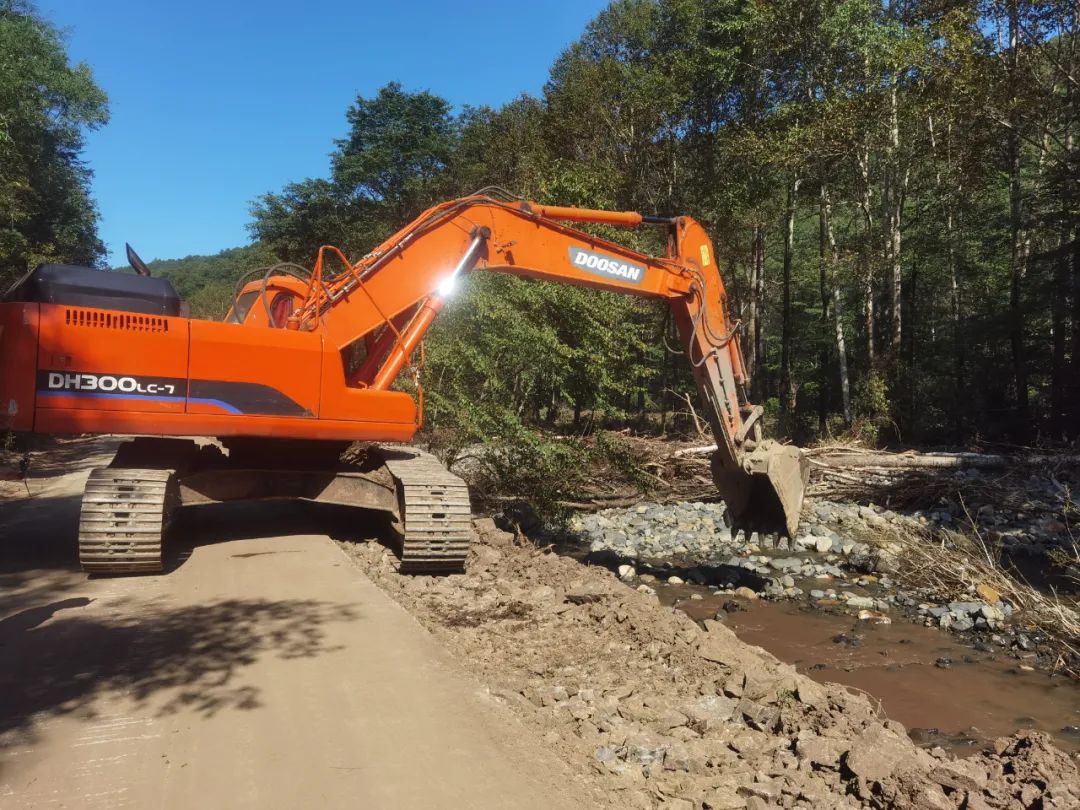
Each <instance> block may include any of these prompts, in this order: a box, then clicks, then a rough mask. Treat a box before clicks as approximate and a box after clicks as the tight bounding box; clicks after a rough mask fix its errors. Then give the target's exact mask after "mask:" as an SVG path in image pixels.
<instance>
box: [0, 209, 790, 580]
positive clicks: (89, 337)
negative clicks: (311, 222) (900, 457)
mask: <svg viewBox="0 0 1080 810" xmlns="http://www.w3.org/2000/svg"><path fill="white" fill-rule="evenodd" d="M569 223H600V224H605V225H611V226H621V227H627V228H634V227H639V226H652V227H657V228H662V229H663V232H664V234H665V235H666V241H667V248H666V251H665V254H664V255H663V256H648V255H645V254H643V253H640V252H638V251H635V250H631V249H629V248H627V247H624V246H622V245H619V244H617V243H615V242H613V241H610V240H608V239H604V238H600V237H598V236H594V235H592V234H589V233H586V232H585V231H582V230H580V229H577V228H575V227H573V225H571V224H569ZM132 258H133V261H132V264H133V266H134V267H135V268H136V270H137V271H138V272H139V274H138V275H131V274H121V273H107V272H101V271H98V270H93V269H90V268H81V267H72V266H66V265H43V266H41V267H39V268H37V269H36V270H34V271H33V272H31V273H30V274H28V275H27V276H26V277H25V278H24V279H22V280H21V281H20V282H18V283H17V284H16V285H15V286H14V287H13V288H12V289H11V290H10V291H9V292H8V293H7V294H6V295H5V296H4V298H3V300H2V301H0V370H2V379H0V413H3V421H2V422H0V426H3V427H6V428H8V429H11V430H19V431H34V432H37V433H57V434H64V433H67V434H73V433H79V434H85V433H102V434H125V435H130V436H133V437H134V438H132V439H131V440H130V441H128V442H126V443H125V444H123V445H121V446H120V448H119V450H118V452H117V454H116V457H115V458H114V459H113V461H112V462H111V464H110V465H109V466H108V467H103V468H99V469H95V470H94V471H93V472H92V473H91V474H90V477H89V479H88V481H87V484H86V490H85V493H84V495H83V499H82V507H81V515H80V525H79V555H80V560H81V563H82V566H83V568H84V569H85V570H86V571H88V572H96V573H139V572H154V571H160V570H162V566H163V562H162V535H163V533H164V531H165V529H166V527H167V525H168V522H169V519H170V517H171V516H172V515H173V513H174V511H175V510H176V509H177V508H178V507H180V506H186V505H192V504H206V503H215V502H220V501H233V500H243V499H260V498H301V499H308V500H313V501H320V502H327V503H336V504H345V505H351V506H359V507H365V508H368V509H375V510H381V511H383V512H385V513H388V514H389V515H390V516H391V519H392V522H393V525H394V526H395V528H396V530H397V532H398V534H399V535H400V538H401V548H400V550H401V570H402V571H403V572H423V573H438V572H451V571H460V570H461V569H462V567H463V566H464V563H465V559H466V555H467V551H468V542H469V537H470V534H471V531H470V519H471V513H470V504H469V497H468V490H467V488H466V486H465V483H464V482H463V481H462V480H461V479H460V478H458V477H457V476H455V475H453V474H451V473H450V472H449V471H447V470H446V469H445V468H444V467H443V466H442V465H441V464H439V462H438V461H437V460H436V459H435V458H434V457H433V456H431V455H429V454H427V453H425V452H422V451H420V450H417V449H414V448H410V447H409V446H407V443H408V442H409V441H411V440H412V438H413V436H414V434H415V433H416V431H417V429H418V428H419V426H420V420H421V412H422V407H423V394H422V388H421V387H420V385H419V382H420V381H419V376H418V375H419V372H418V369H417V367H416V366H415V365H414V364H413V361H414V358H415V357H416V356H417V355H418V354H419V353H420V349H421V346H420V344H421V340H422V339H423V337H424V335H425V333H426V332H427V330H428V327H429V326H430V325H431V323H432V321H433V320H434V319H435V318H436V316H437V315H438V314H439V311H440V310H441V309H442V308H443V306H444V305H445V302H446V300H447V297H448V296H449V295H450V293H451V291H452V289H453V288H454V286H455V285H456V284H458V283H459V282H460V281H461V278H462V277H463V276H464V275H465V274H466V273H469V272H472V271H474V270H489V271H495V272H501V273H511V274H514V275H518V276H525V277H529V278H535V279H544V280H547V281H556V282H562V283H567V284H575V285H579V286H582V287H592V288H596V289H603V290H610V291H614V292H619V293H626V294H627V295H636V296H642V297H644V298H652V299H662V300H664V301H666V302H667V303H668V305H669V306H670V308H671V312H672V315H673V318H674V321H675V323H676V325H677V328H678V332H679V336H680V339H681V344H682V350H683V352H684V353H685V356H686V359H687V361H688V362H689V363H690V366H691V368H692V370H693V376H694V380H695V381H696V384H697V388H698V392H699V394H700V397H701V401H702V406H703V409H704V413H705V415H706V416H707V418H708V421H709V424H710V426H711V427H712V432H713V434H714V435H715V437H716V445H717V449H716V451H715V452H714V454H713V456H712V460H711V469H712V475H713V478H714V481H715V483H716V487H717V490H718V492H719V494H720V495H721V497H723V499H724V500H725V501H726V503H727V506H728V510H729V512H730V514H731V516H732V517H733V519H734V522H735V525H737V526H739V525H743V526H753V527H754V528H756V529H759V530H761V531H771V532H785V533H788V534H793V533H794V532H795V530H796V527H797V524H798V519H799V511H800V509H801V506H802V498H803V490H804V487H805V484H806V479H807V472H808V466H807V462H806V460H805V459H804V458H803V456H802V454H801V452H800V451H799V450H798V449H797V448H794V447H789V446H783V445H778V444H775V443H772V442H769V441H765V440H763V438H762V424H761V422H762V420H761V415H762V408H761V406H759V405H753V404H751V403H750V402H749V401H748V400H747V397H746V386H747V375H746V371H745V368H744V365H743V360H742V355H741V351H740V347H739V340H738V334H739V329H738V325H737V324H736V323H734V322H733V321H732V319H731V317H730V315H729V310H728V300H727V294H726V292H725V289H724V283H723V280H722V279H721V277H720V273H719V271H718V268H717V264H716V257H715V254H714V252H713V246H712V243H711V242H710V241H709V238H708V236H707V235H706V233H705V231H704V229H703V228H702V227H701V226H700V225H699V224H698V223H697V222H695V221H694V220H692V219H690V218H689V217H672V218H667V217H651V216H645V215H642V214H639V213H635V212H614V211H597V210H585V209H579V208H561V207H554V206H547V205H539V204H536V203H530V202H525V201H522V200H520V199H518V198H515V197H513V196H512V195H510V194H508V193H507V192H504V191H502V190H501V189H485V190H483V191H480V192H477V193H476V194H474V195H471V196H468V197H463V198H461V199H456V200H452V201H448V202H443V203H440V204H438V205H436V206H434V207H432V208H430V209H428V210H427V211H425V212H424V213H423V214H421V215H420V216H419V217H418V218H417V219H416V220H414V221H413V222H411V223H410V224H408V225H406V226H405V227H404V228H402V229H401V230H400V231H398V232H397V233H396V234H394V235H393V236H391V237H390V238H389V239H387V240H386V241H385V242H383V243H382V244H381V245H379V246H378V247H377V248H376V249H374V250H373V251H371V252H370V253H368V254H367V255H365V256H363V257H362V258H361V259H360V260H359V261H356V262H350V261H348V260H347V259H346V257H345V256H343V255H342V254H341V252H340V251H337V250H336V249H334V248H328V247H327V248H322V249H320V251H319V253H318V257H317V259H316V262H315V265H314V268H313V270H311V271H308V270H307V269H306V268H303V267H300V266H298V265H294V264H289V263H282V264H278V265H275V266H273V267H270V268H267V269H260V270H259V271H255V272H254V273H252V274H249V275H248V276H247V277H245V278H244V279H241V283H240V284H239V285H238V290H237V294H236V295H235V297H234V305H233V307H232V309H231V310H230V312H229V314H228V316H227V317H226V318H225V320H224V321H222V322H215V321H205V320H196V319H191V318H188V317H185V311H184V306H183V304H182V302H181V301H180V300H179V298H178V296H177V295H176V293H175V291H174V290H173V288H172V285H171V284H170V283H169V282H168V281H167V280H165V279H158V278H150V277H149V274H148V272H147V271H146V270H145V266H143V265H142V263H141V262H139V261H137V257H132ZM403 374H404V375H410V376H412V378H413V379H414V381H415V382H416V385H415V386H410V388H411V389H412V390H414V391H415V392H416V395H415V397H416V398H415V399H414V395H413V394H410V393H408V392H406V391H402V390H395V388H394V383H395V381H397V380H398V378H399V377H400V376H402V375H403ZM185 437H189V438H185ZM190 437H213V438H215V439H217V441H216V442H212V443H210V442H205V441H199V440H197V439H193V438H190ZM357 442H360V443H364V444H361V445H356V444H355V443H357ZM350 447H351V448H352V450H351V451H350V452H351V455H350V454H346V453H345V452H344V451H346V450H347V449H349V448H350ZM358 447H359V448H361V450H360V451H359V452H358V451H357V448H358ZM343 454H344V455H343ZM343 459H344V460H343Z"/></svg>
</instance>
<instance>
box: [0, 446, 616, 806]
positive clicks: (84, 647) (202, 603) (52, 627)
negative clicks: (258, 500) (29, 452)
mask: <svg viewBox="0 0 1080 810" xmlns="http://www.w3.org/2000/svg"><path fill="white" fill-rule="evenodd" d="M111 451H112V445H111V444H110V443H109V442H107V441H104V440H99V441H96V442H91V443H84V444H83V445H81V447H80V448H78V450H77V452H74V453H73V455H74V456H78V458H79V460H78V461H76V460H75V459H74V458H67V459H64V460H63V463H62V464H60V465H59V466H58V467H54V468H51V469H50V468H47V467H43V468H40V469H39V471H38V477H37V478H35V479H34V480H33V481H31V488H32V490H33V492H34V497H33V498H30V499H26V498H19V497H15V496H16V495H17V491H16V490H14V489H12V488H10V487H9V488H8V490H6V493H7V495H8V498H7V499H6V500H4V501H2V502H0V806H2V807H4V808H10V809H11V810H15V808H46V807H79V808H124V807H131V808H143V807H165V808H195V807H230V808H239V807H258V808H295V807H316V806H317V807H327V808H336V807H364V808H431V807H470V808H504V807H534V808H550V807H565V808H571V807H590V806H594V802H593V800H592V798H591V796H590V794H588V793H587V792H586V791H585V790H584V789H582V788H580V787H579V786H578V783H577V782H575V778H574V775H573V774H572V773H571V772H570V769H569V768H568V767H567V765H566V764H565V763H564V762H563V761H561V760H560V759H558V758H557V757H556V756H554V755H552V754H551V753H550V752H549V751H548V750H546V748H545V747H544V746H543V744H542V742H541V741H539V740H538V739H536V737H535V736H533V735H532V734H530V733H527V731H526V730H525V729H524V728H523V726H522V724H521V722H520V721H519V720H518V719H517V718H516V717H515V716H514V715H513V714H512V713H511V712H509V711H508V710H507V709H506V708H505V707H503V706H501V705H499V704H498V703H497V702H496V701H494V699H493V698H491V697H490V696H489V695H487V694H486V692H485V690H484V689H483V688H482V687H481V686H480V685H479V684H478V683H477V682H476V681H475V680H472V679H470V678H469V676H468V675H466V674H464V673H462V672H461V671H460V670H459V669H457V668H456V667H455V665H454V662H453V661H452V660H451V658H450V656H449V655H448V654H447V653H446V651H445V650H443V649H442V648H441V647H440V645H439V643H438V642H436V641H435V640H434V639H433V638H432V637H431V636H430V634H429V633H428V632H427V631H425V630H424V629H423V628H422V627H421V626H420V625H419V624H418V623H417V622H416V621H415V620H414V619H413V618H412V617H411V616H410V615H409V614H408V613H407V612H406V611H405V610H404V609H403V608H402V607H401V606H399V605H398V604H396V603H395V602H394V601H393V600H392V599H390V598H389V597H388V596H386V595H385V594H384V593H383V592H382V591H381V590H380V589H378V588H377V587H376V586H375V585H373V584H372V583H371V581H370V580H369V579H368V578H367V577H365V576H364V575H363V574H362V573H361V572H360V571H359V570H358V569H357V568H356V567H355V566H354V565H353V564H352V563H351V561H350V560H349V559H348V558H347V557H346V555H345V554H344V553H343V552H342V550H341V549H340V548H339V547H338V546H337V545H336V544H335V543H334V542H333V541H332V540H330V539H329V538H328V537H327V536H325V535H310V534H303V533H302V530H303V528H304V525H305V522H304V520H303V519H301V518H302V516H300V517H298V516H297V515H296V512H295V510H291V511H290V510H285V511H282V510H281V509H280V508H279V507H274V506H268V507H264V508H253V509H250V510H249V512H250V514H237V512H236V510H233V511H232V513H231V514H229V515H226V516H224V517H225V519H217V517H214V518H212V519H203V518H199V517H197V516H196V517H194V518H191V519H188V520H185V521H184V523H183V524H182V525H181V527H180V529H179V531H178V535H179V536H178V537H176V538H174V542H173V543H172V546H171V550H172V553H171V557H170V568H171V570H170V571H169V572H168V574H167V575H165V576H151V577H136V578H112V579H91V578H87V577H86V576H85V575H83V574H82V573H81V572H79V571H78V569H77V567H76V565H75V554H76V552H75V534H76V522H77V514H78V503H79V495H80V492H81V486H82V482H83V480H84V479H85V476H86V474H87V472H88V470H89V469H90V467H92V466H94V464H95V463H98V464H99V463H103V462H104V461H105V460H107V459H108V457H109V455H110V453H111ZM66 469H73V470H74V472H71V473H67V474H58V473H63V472H64V470H66ZM20 487H21V485H20ZM218 517H220V516H218ZM238 528H239V529H240V530H241V531H243V532H245V533H246V534H247V535H249V536H247V537H237V536H236V534H235V533H236V531H237V530H238ZM230 531H232V532H233V534H232V535H230V534H229V532H230Z"/></svg>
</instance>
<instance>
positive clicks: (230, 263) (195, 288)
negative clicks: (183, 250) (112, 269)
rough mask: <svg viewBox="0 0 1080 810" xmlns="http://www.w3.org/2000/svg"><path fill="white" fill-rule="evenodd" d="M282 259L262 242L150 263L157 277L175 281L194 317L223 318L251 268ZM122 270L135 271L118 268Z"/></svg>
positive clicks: (125, 267) (151, 270)
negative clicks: (204, 254)
mask: <svg viewBox="0 0 1080 810" xmlns="http://www.w3.org/2000/svg"><path fill="white" fill-rule="evenodd" d="M278 261H280V259H279V258H278V257H277V256H276V255H275V254H274V252H273V251H272V250H270V248H269V247H267V246H266V245H263V244H254V245H248V246H247V247H241V248H229V249H227V250H223V251H221V252H220V253H216V254H214V255H213V256H186V257H185V258H183V259H159V260H157V261H152V262H148V263H147V267H149V269H150V273H151V274H152V275H154V276H159V277H161V278H167V279H169V281H171V282H172V284H173V287H175V288H176V291H177V293H178V294H179V295H180V297H181V298H182V299H183V300H185V301H186V302H187V303H188V305H189V307H190V308H191V315H192V317H195V318H205V319H208V320H221V318H223V317H224V316H225V313H226V312H228V310H229V307H231V306H232V299H233V292H234V290H235V287H236V282H237V280H238V279H239V278H240V277H241V276H242V275H244V274H245V273H247V272H248V271H250V270H254V269H256V268H258V267H267V266H269V265H271V264H274V263H276V262H278ZM116 270H117V271H119V272H134V271H133V270H132V269H131V268H130V267H127V266H124V267H118V268H116Z"/></svg>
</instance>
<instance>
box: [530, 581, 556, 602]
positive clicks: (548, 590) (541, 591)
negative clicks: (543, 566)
mask: <svg viewBox="0 0 1080 810" xmlns="http://www.w3.org/2000/svg"><path fill="white" fill-rule="evenodd" d="M554 598H555V589H554V588H552V587H551V586H550V585H539V586H537V587H535V588H533V589H532V591H530V592H529V599H531V600H532V601H533V602H546V601H548V600H549V599H554Z"/></svg>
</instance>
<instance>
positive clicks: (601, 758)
mask: <svg viewBox="0 0 1080 810" xmlns="http://www.w3.org/2000/svg"><path fill="white" fill-rule="evenodd" d="M477 528H478V534H479V539H478V542H477V543H476V544H475V548H474V551H473V555H472V559H471V561H470V566H469V570H468V573H467V574H464V575H456V576H450V577H445V578H441V579H440V578H430V577H414V578H408V577H401V576H400V575H398V574H397V573H396V570H395V569H396V559H395V557H394V555H393V554H392V553H391V552H390V551H389V550H388V549H386V548H384V547H383V546H380V545H377V544H375V543H358V544H353V543H345V544H344V546H345V548H346V549H347V551H348V552H349V553H350V555H351V556H352V557H353V559H354V560H355V561H356V563H357V564H358V565H359V566H360V567H361V568H362V569H363V570H364V571H365V572H367V573H368V575H369V576H370V577H371V578H372V579H373V580H374V581H375V582H376V583H378V584H379V585H380V586H381V587H383V588H384V589H385V590H387V591H388V592H389V593H390V594H391V595H393V596H394V597H395V598H396V599H398V600H399V601H400V602H401V603H402V604H403V605H405V606H406V607H408V608H409V609H410V610H411V611H412V612H413V614H414V615H415V616H416V617H417V618H418V619H419V620H420V621H421V622H422V623H424V624H425V625H426V626H427V627H429V628H430V629H431V630H432V632H434V633H435V634H436V635H437V636H438V637H440V638H441V639H442V640H443V642H444V643H445V644H446V646H447V647H448V648H449V649H451V650H452V651H454V653H455V654H456V656H457V658H458V660H459V661H460V662H461V664H462V666H464V667H466V668H467V669H469V670H471V671H472V672H473V673H474V674H475V676H476V677H477V678H478V679H479V680H480V682H481V683H482V684H483V685H484V686H486V687H487V688H488V689H489V690H490V692H491V694H492V695H494V696H495V697H497V698H498V699H499V700H502V701H504V702H506V703H507V704H508V705H509V706H511V707H512V708H513V709H514V711H515V712H517V713H518V714H519V715H520V716H521V717H522V718H523V719H524V720H525V721H526V723H527V724H529V725H530V726H531V727H532V728H534V729H535V730H536V734H537V735H538V736H539V737H541V738H542V739H543V740H544V741H545V742H546V743H547V744H549V745H550V746H552V748H553V749H555V750H557V751H558V752H559V753H560V754H561V755H562V756H563V757H564V758H565V760H566V761H567V762H568V763H570V764H571V766H572V767H573V768H574V769H575V771H576V772H577V773H578V775H579V778H580V779H581V780H582V781H583V782H585V783H586V784H587V785H589V786H591V787H592V788H593V790H594V791H595V793H596V795H597V797H598V798H599V799H602V800H604V801H607V802H608V803H609V804H610V806H612V807H620V808H623V807H629V808H653V807H665V808H668V807H670V808H679V810H721V809H723V810H733V809H734V808H753V809H754V810H759V809H761V808H768V807H785V808H796V807H799V808H811V807H817V808H824V807H830V808H832V807H852V808H855V807H878V808H884V807H896V808H959V807H963V808H1007V807H1008V808H1012V807H1031V808H1035V807H1039V808H1066V807H1069V808H1072V807H1077V806H1080V772H1078V769H1077V763H1076V762H1075V761H1074V760H1073V759H1071V758H1070V757H1069V756H1067V755H1066V754H1064V753H1063V752H1061V751H1059V750H1058V749H1056V748H1055V747H1054V746H1053V745H1052V744H1051V743H1050V742H1049V740H1048V739H1047V738H1046V737H1045V736H1043V735H1040V734H1038V733H1034V732H1029V733H1021V734H1017V735H1014V736H1013V737H1010V738H1007V739H1001V740H999V741H997V743H996V745H995V746H994V749H993V750H992V751H987V752H984V753H980V754H978V755H976V756H974V757H970V758H968V759H963V760H958V759H955V758H953V757H951V756H949V755H947V754H946V753H945V752H943V751H941V750H938V749H932V750H923V749H920V748H918V747H916V746H915V744H913V743H912V742H911V740H910V739H909V738H908V736H907V735H906V733H905V730H904V729H903V727H901V726H899V725H898V724H897V723H895V722H892V721H890V720H888V719H886V718H883V717H881V716H880V715H879V713H878V711H877V709H876V708H875V706H874V705H873V704H872V703H871V701H870V700H868V699H867V698H866V697H865V696H864V695H861V694H854V693H852V692H849V691H848V690H845V689H843V688H841V687H839V686H832V685H826V686H822V685H820V684H817V683H815V682H813V681H811V680H809V679H808V678H806V677H804V676H802V675H799V674H797V673H796V672H795V670H794V668H792V667H791V666H788V665H785V664H782V663H780V662H779V661H777V660H776V659H775V658H774V657H772V656H771V655H769V654H768V653H766V652H764V651H763V650H761V649H759V648H755V647H749V646H747V645H745V644H743V643H742V642H740V641H739V640H738V639H737V638H736V637H735V636H734V634H733V633H732V632H731V631H730V630H729V629H728V628H727V627H725V626H724V625H723V624H722V623H721V622H718V621H713V620H710V621H706V622H704V625H699V624H697V623H695V622H694V621H693V620H691V619H690V618H689V617H687V616H686V615H685V614H683V613H681V612H676V611H672V610H669V609H665V608H662V607H660V605H659V604H658V602H657V600H656V598H655V597H654V596H653V595H651V594H649V593H647V592H641V591H637V590H635V589H634V588H632V587H629V586H627V585H626V584H625V583H623V582H620V581H619V579H618V578H617V576H615V575H613V574H612V573H611V572H609V571H608V570H607V569H605V568H602V567H597V566H585V565H582V564H580V563H579V562H576V561H575V560H573V559H569V558H567V557H564V556H559V555H556V554H553V553H549V552H547V551H545V550H540V549H537V548H536V547H535V546H534V545H532V544H531V543H529V542H527V541H525V540H524V538H520V537H519V538H517V539H515V538H514V537H513V536H512V535H510V534H508V533H506V532H502V531H499V530H498V529H497V528H495V526H494V524H493V523H492V522H491V521H490V520H482V521H478V524H477ZM815 553H821V552H817V551H816V547H815ZM829 553H832V551H831V550H830V552H829ZM840 553H841V554H842V553H843V551H842V549H841V552H840Z"/></svg>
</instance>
